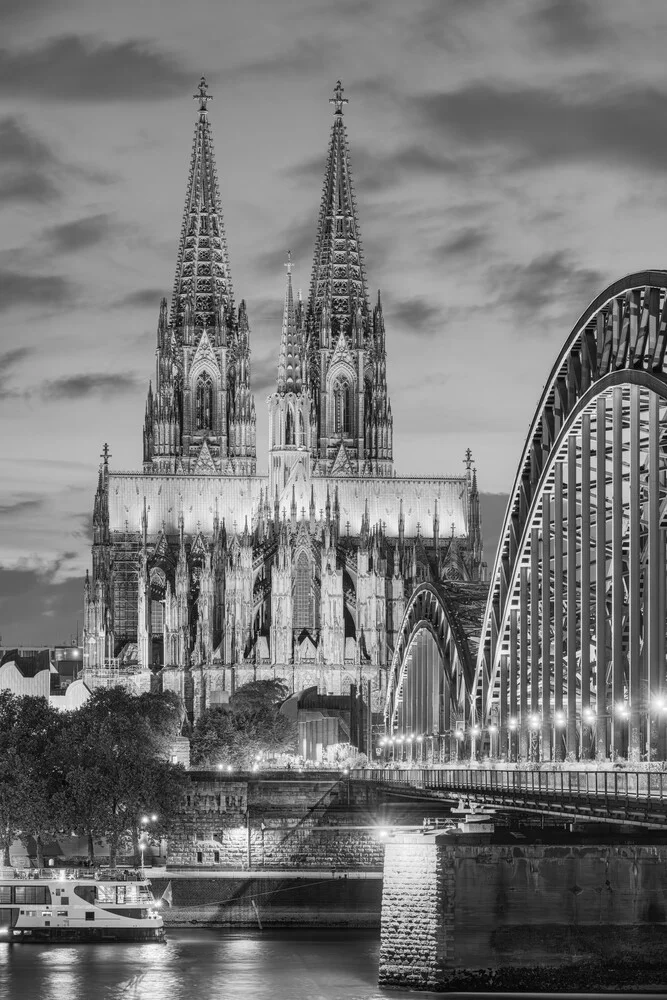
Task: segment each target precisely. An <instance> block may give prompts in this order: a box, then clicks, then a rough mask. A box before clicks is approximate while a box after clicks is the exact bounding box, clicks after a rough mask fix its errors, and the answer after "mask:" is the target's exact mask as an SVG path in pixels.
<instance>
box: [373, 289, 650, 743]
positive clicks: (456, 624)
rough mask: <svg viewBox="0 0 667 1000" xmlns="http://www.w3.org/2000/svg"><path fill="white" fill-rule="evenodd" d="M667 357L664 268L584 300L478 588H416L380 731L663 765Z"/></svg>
mask: <svg viewBox="0 0 667 1000" xmlns="http://www.w3.org/2000/svg"><path fill="white" fill-rule="evenodd" d="M666 353H667V271H646V272H641V273H639V274H634V275H630V276H629V277H627V278H624V279H622V280H620V281H618V282H616V283H615V284H613V285H611V286H610V287H609V288H607V289H606V290H605V291H604V292H602V293H601V294H600V295H599V296H598V297H597V298H596V299H595V300H594V302H593V303H592V304H591V305H590V306H589V308H588V309H587V310H586V311H585V313H584V314H583V316H582V317H581V319H580V320H579V322H578V323H577V324H576V326H575V327H574V329H573V331H572V332H571V334H570V335H569V337H568V338H567V340H566V342H565V345H564V346H563V348H562V350H561V351H560V354H559V356H558V359H557V361H556V364H555V365H554V367H553V369H552V371H551V373H550V375H549V378H548V380H547V382H546V385H545V388H544V391H543V393H542V397H541V399H540V401H539V404H538V407H537V409H536V412H535V416H534V418H533V421H532V424H531V427H530V430H529V434H528V437H527V440H526V444H525V447H524V450H523V454H522V456H521V460H520V463H519V467H518V471H517V474H516V479H515V482H514V486H513V489H512V493H511V496H510V501H509V504H508V508H507V512H506V515H505V521H504V524H503V530H502V534H501V539H500V544H499V546H498V552H497V555H496V560H495V564H494V568H493V573H492V577H491V581H490V588H489V590H488V595H487V594H486V593H482V591H481V590H480V589H479V586H480V585H473V584H469V585H463V584H457V585H451V584H448V583H437V584H436V583H424V584H422V585H420V586H419V587H418V588H417V589H416V590H415V592H414V593H413V595H412V597H411V598H410V601H409V603H408V606H407V608H406V613H405V616H404V619H403V623H402V626H401V630H400V633H399V636H398V639H397V643H396V648H395V651H394V656H393V660H392V664H391V668H390V673H389V683H388V687H387V700H386V705H385V731H386V733H387V735H388V736H389V737H395V738H399V737H405V736H406V735H407V734H408V733H423V734H426V735H427V737H428V736H429V735H430V736H431V737H432V738H431V739H430V740H429V741H428V743H427V746H428V749H427V754H429V755H430V757H431V761H433V760H434V759H435V756H436V752H437V755H438V759H439V760H440V762H445V761H450V760H465V759H467V757H468V755H470V757H475V756H477V755H486V754H487V753H488V754H490V755H491V756H492V757H500V758H501V759H505V760H510V761H512V760H535V761H536V760H563V759H566V758H567V759H568V760H586V759H593V758H609V757H627V758H628V759H630V760H633V761H639V760H640V759H641V758H642V757H644V758H645V759H653V760H658V759H660V760H664V759H667V740H666V737H665V730H666V725H667V683H666V679H665V646H666V636H665V629H666V622H667V558H666V543H667V362H666ZM399 745H400V747H401V749H400V756H401V758H402V759H406V756H407V755H406V747H405V745H404V744H399V743H398V739H397V742H396V743H395V744H394V750H393V751H392V755H393V753H395V752H396V749H397V747H398V746H399ZM410 759H412V758H411V757H410Z"/></svg>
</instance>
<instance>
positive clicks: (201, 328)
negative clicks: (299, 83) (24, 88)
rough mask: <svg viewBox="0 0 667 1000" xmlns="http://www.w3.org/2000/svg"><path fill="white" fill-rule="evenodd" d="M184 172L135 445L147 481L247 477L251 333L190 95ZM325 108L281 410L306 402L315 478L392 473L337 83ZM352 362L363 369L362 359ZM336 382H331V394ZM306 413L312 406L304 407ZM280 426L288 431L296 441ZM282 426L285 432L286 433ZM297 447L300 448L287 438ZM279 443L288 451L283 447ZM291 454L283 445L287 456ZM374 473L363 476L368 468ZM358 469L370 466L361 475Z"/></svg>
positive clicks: (304, 419) (387, 415) (288, 301)
mask: <svg viewBox="0 0 667 1000" xmlns="http://www.w3.org/2000/svg"><path fill="white" fill-rule="evenodd" d="M194 99H195V100H196V101H197V102H198V109H197V119H196V122H195V132H194V140H193V146H192V155H191V159H190V171H189V177H188V186H187V194H186V199H185V208H184V212H183V222H182V227H181V238H180V241H179V248H178V258H177V263H176V275H175V279H174V289H173V295H172V300H171V310H170V315H169V321H168V322H167V316H166V302H164V301H163V304H162V306H161V311H160V324H159V329H158V364H157V371H156V385H155V392H153V389H152V388H150V389H149V398H148V405H147V411H146V424H145V431H144V468H145V470H146V471H150V470H154V471H158V470H160V471H172V472H179V471H183V472H184V473H187V472H193V471H194V472H212V473H214V472H218V473H227V474H230V473H232V474H233V473H235V472H240V473H246V474H247V473H253V472H254V470H255V436H254V435H255V407H254V401H253V398H252V394H251V391H250V343H249V335H250V328H249V324H248V318H247V313H246V308H245V303H244V302H242V303H241V306H240V308H239V310H238V315H236V313H235V309H234V293H233V288H232V279H231V272H230V267H229V256H228V252H227V241H226V237H225V228H224V221H223V214H222V204H221V199H220V191H219V186H218V178H217V173H216V168H215V157H214V151H213V136H212V132H211V125H210V122H209V119H208V103H209V102H210V101H211V100H212V96H211V95H210V94H209V93H208V87H207V84H206V80H205V79H204V77H202V79H201V82H200V84H199V88H198V92H197V93H196V94H195V95H194ZM330 103H331V104H332V105H333V106H334V120H333V125H332V128H331V139H330V142H329V148H328V154H327V161H326V167H325V178H324V187H323V192H322V200H321V204H320V213H319V220H318V226H317V235H316V240H315V251H314V256H313V269H312V276H311V283H310V292H309V297H308V301H307V304H304V303H302V302H301V300H300V297H299V302H298V304H297V305H295V302H294V294H293V290H292V266H293V265H292V260H291V254H288V261H287V264H286V269H287V283H286V289H285V302H284V311H283V325H282V334H281V342H280V355H279V361H278V378H277V394H276V395H277V397H284V396H286V395H303V393H306V395H307V396H308V400H307V401H306V400H305V398H304V400H303V402H304V408H303V412H302V414H301V417H300V419H299V424H298V427H299V428H300V427H301V426H302V424H303V426H304V428H306V426H307V430H306V429H304V430H303V433H302V434H301V437H300V438H299V441H300V446H301V447H304V446H306V442H307V447H308V450H309V451H310V452H311V455H312V458H313V461H314V462H315V465H316V466H318V462H319V466H318V471H319V472H320V474H326V473H328V472H332V471H333V472H334V474H336V473H342V472H343V470H345V474H351V473H354V472H357V473H361V472H362V471H366V472H375V473H376V474H389V475H390V474H391V471H392V468H391V467H392V444H391V438H392V426H391V424H392V418H391V407H390V406H388V398H387V392H386V379H385V349H384V322H383V320H382V312H381V306H380V304H379V298H378V306H377V307H376V308H375V310H374V311H373V313H372V314H371V310H370V309H369V305H368V295H367V288H366V276H365V272H364V263H363V253H362V247H361V239H360V234H359V223H358V220H357V210H356V204H355V200H354V192H353V187H352V178H351V170H350V155H349V147H348V139H347V134H346V131H345V125H344V122H343V106H344V105H345V104H347V98H344V97H343V87H342V86H341V83H340V81H338V82H337V84H336V87H335V88H334V94H333V97H332V98H331V99H330ZM357 355H358V357H357ZM334 375H335V380H334V382H333V383H332V384H331V385H329V384H328V381H327V380H329V381H331V380H332V379H333V377H334ZM306 402H307V405H306ZM290 420H296V415H293V417H291V418H290V417H289V416H288V415H287V414H285V421H284V426H285V428H286V429H287V430H288V431H289V432H290V433H292V424H291V423H290ZM281 426H282V423H281ZM295 441H296V438H295ZM283 443H284V442H283ZM290 446H291V445H290ZM369 459H370V460H371V464H370V465H369V464H368V460H369ZM364 460H366V462H365V464H363V463H364Z"/></svg>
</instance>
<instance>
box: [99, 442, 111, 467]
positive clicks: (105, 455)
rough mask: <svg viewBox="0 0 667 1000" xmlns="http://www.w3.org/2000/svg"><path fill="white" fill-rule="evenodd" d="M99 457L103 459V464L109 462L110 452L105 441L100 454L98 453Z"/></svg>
mask: <svg viewBox="0 0 667 1000" xmlns="http://www.w3.org/2000/svg"><path fill="white" fill-rule="evenodd" d="M100 458H102V459H104V464H105V465H108V464H109V459H110V458H111V452H110V451H109V445H108V444H107V443H106V441H105V442H104V447H103V448H102V454H101V455H100Z"/></svg>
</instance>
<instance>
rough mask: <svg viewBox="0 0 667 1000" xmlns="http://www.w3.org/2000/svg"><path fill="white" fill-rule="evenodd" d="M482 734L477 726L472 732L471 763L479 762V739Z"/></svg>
mask: <svg viewBox="0 0 667 1000" xmlns="http://www.w3.org/2000/svg"><path fill="white" fill-rule="evenodd" d="M480 734H481V729H480V728H479V726H477V725H475V726H473V727H472V729H471V730H470V763H472V762H473V761H475V760H477V737H478V736H479V735H480Z"/></svg>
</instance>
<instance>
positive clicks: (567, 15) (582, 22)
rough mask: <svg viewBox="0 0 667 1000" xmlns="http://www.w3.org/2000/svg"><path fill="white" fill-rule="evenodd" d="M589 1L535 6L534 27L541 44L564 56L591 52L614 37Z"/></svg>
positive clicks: (548, 1)
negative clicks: (576, 51) (579, 50)
mask: <svg viewBox="0 0 667 1000" xmlns="http://www.w3.org/2000/svg"><path fill="white" fill-rule="evenodd" d="M598 15H599V8H598V9H597V10H596V9H594V8H593V6H592V5H591V4H590V3H587V2H586V0H544V2H542V3H540V4H535V3H533V6H532V11H531V16H532V22H533V23H532V27H533V29H534V32H535V34H536V36H537V38H538V39H539V41H541V42H543V43H545V44H546V45H547V46H549V47H551V48H553V49H557V50H558V51H562V52H565V53H569V52H572V51H573V50H576V49H586V50H590V49H592V48H595V47H597V46H600V45H601V43H602V44H603V43H604V42H606V41H607V39H608V38H609V37H610V36H611V35H612V31H611V28H610V26H609V24H608V23H606V22H605V21H603V20H602V18H600V17H599V16H598Z"/></svg>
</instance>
